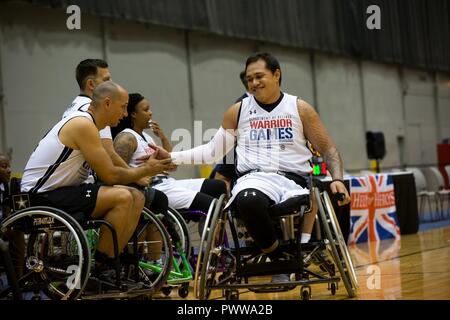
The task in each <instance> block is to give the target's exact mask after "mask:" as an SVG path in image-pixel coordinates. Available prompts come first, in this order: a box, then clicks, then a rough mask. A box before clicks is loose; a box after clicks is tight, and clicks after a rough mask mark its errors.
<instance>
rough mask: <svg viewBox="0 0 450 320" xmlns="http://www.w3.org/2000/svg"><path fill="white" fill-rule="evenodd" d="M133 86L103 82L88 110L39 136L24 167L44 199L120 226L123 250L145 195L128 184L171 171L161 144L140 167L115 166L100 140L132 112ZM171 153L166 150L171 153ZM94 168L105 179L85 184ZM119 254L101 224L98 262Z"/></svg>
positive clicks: (26, 179)
mask: <svg viewBox="0 0 450 320" xmlns="http://www.w3.org/2000/svg"><path fill="white" fill-rule="evenodd" d="M127 103H128V92H127V91H126V90H125V89H124V88H122V87H121V86H119V85H118V84H116V83H114V82H112V81H106V82H104V83H102V84H100V85H98V86H97V87H96V88H95V90H94V92H93V96H92V102H91V104H90V106H89V108H88V110H87V111H86V112H85V111H76V112H73V113H71V114H70V115H69V116H67V117H65V118H63V119H62V120H60V121H59V122H58V123H57V124H56V125H55V126H54V127H53V128H52V129H51V130H50V131H49V132H48V133H47V135H46V136H45V137H44V138H43V139H42V140H41V141H40V142H39V145H38V146H37V148H36V149H35V150H34V152H33V154H32V155H31V157H30V159H29V160H28V163H27V165H26V167H25V170H24V175H23V178H22V184H21V188H22V191H23V192H30V193H33V194H35V195H36V196H35V197H34V198H36V199H41V200H42V199H45V201H46V202H48V204H47V205H51V206H54V207H56V208H59V209H61V210H64V211H66V212H67V213H69V214H72V213H75V212H80V211H81V212H84V213H85V214H86V215H88V217H90V218H94V219H97V218H104V219H106V220H107V221H109V222H110V223H111V224H112V225H113V226H114V228H115V230H116V231H117V235H118V242H119V249H120V250H122V249H123V248H124V247H125V245H126V243H127V241H128V240H129V239H130V238H131V236H132V234H133V231H134V230H135V228H136V226H137V223H138V220H139V217H140V215H141V212H142V209H143V207H144V196H143V195H142V193H141V192H139V191H137V190H136V189H133V188H128V187H125V186H121V185H122V184H123V185H126V184H128V183H130V182H133V181H136V180H138V179H140V178H142V177H144V176H153V175H156V174H159V173H162V172H164V171H171V170H173V169H175V166H174V165H173V163H172V162H171V160H170V159H162V160H161V159H157V157H159V158H160V157H161V152H162V151H161V152H159V151H158V150H157V151H156V152H155V153H154V154H153V155H152V157H151V158H149V159H148V160H147V161H146V162H145V163H144V165H142V166H141V167H138V168H123V167H118V166H115V165H114V164H113V162H112V160H111V158H110V157H109V156H108V154H107V152H106V151H105V149H104V148H103V147H102V144H101V141H100V135H99V130H101V129H103V128H105V127H106V126H116V125H117V124H118V123H119V121H120V119H122V118H123V117H124V116H126V115H127ZM166 156H167V155H166ZM90 168H92V170H94V171H95V172H96V174H97V175H98V177H99V178H100V180H101V181H103V184H88V183H86V184H83V182H84V181H85V180H86V178H87V176H88V174H89V169H90ZM113 256H114V251H113V245H112V241H111V235H110V232H109V231H108V230H107V229H101V233H100V239H99V246H98V249H97V252H96V260H97V261H98V262H103V263H108V262H111V260H110V259H111V258H112V257H113Z"/></svg>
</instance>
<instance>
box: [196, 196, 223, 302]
mask: <svg viewBox="0 0 450 320" xmlns="http://www.w3.org/2000/svg"><path fill="white" fill-rule="evenodd" d="M217 202H218V200H216V199H214V200H213V202H212V203H211V205H210V207H209V210H208V213H207V215H206V218H205V224H204V226H203V231H202V234H201V237H200V242H199V244H198V251H197V257H196V263H195V275H194V295H195V297H196V298H198V290H197V287H198V285H199V284H198V278H199V275H200V272H201V265H202V263H201V262H202V259H203V251H204V250H205V245H206V240H207V239H208V234H209V232H210V227H211V218H212V216H213V212H214V211H215V208H216V207H217Z"/></svg>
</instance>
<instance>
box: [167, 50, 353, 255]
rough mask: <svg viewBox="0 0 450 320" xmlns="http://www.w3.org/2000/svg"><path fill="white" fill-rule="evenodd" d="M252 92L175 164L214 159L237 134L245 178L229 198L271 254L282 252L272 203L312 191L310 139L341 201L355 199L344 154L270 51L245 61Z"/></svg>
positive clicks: (307, 230)
mask: <svg viewBox="0 0 450 320" xmlns="http://www.w3.org/2000/svg"><path fill="white" fill-rule="evenodd" d="M245 72H246V79H247V82H248V86H249V90H250V92H252V94H253V96H250V97H247V98H244V99H243V100H242V102H239V103H236V104H234V105H232V106H231V107H230V108H229V109H228V110H227V111H226V112H225V115H224V119H223V122H222V127H221V128H220V129H219V131H218V132H217V133H216V135H215V136H214V137H213V139H212V140H211V141H210V142H209V143H207V144H205V145H202V146H199V147H196V148H194V149H191V150H186V151H180V152H172V153H171V157H172V159H173V161H174V163H176V164H182V163H185V164H186V163H192V162H193V161H194V160H197V161H196V162H197V164H198V163H212V162H214V161H217V160H218V159H221V157H223V155H224V153H226V152H228V151H229V150H230V149H232V148H233V146H234V142H235V139H236V142H237V144H236V157H237V158H236V160H237V163H236V166H237V171H238V172H239V176H240V178H239V179H238V180H237V181H236V184H235V186H234V187H233V190H232V196H231V198H230V202H229V205H230V204H233V205H234V206H235V208H236V209H237V213H238V215H239V217H240V218H241V219H242V220H243V222H244V224H245V226H246V228H247V230H248V232H249V234H250V235H251V236H252V238H253V239H254V241H255V243H256V245H257V246H258V247H259V248H260V249H261V250H262V251H263V252H264V253H266V254H267V255H268V256H269V257H270V258H271V260H274V259H275V260H276V259H279V258H281V252H280V251H281V250H279V243H278V240H277V237H276V233H275V228H274V226H273V224H272V221H271V217H270V207H271V205H272V204H278V203H280V202H283V203H285V204H286V205H290V204H291V202H290V201H291V200H292V199H295V198H296V197H298V196H300V195H302V194H305V193H307V192H308V191H307V190H306V187H307V184H306V181H305V179H304V178H302V175H307V174H308V173H309V172H310V171H311V167H310V165H309V162H308V161H309V160H310V158H311V152H310V151H309V149H308V148H307V147H306V141H307V140H309V141H310V142H311V143H312V144H313V145H314V146H315V147H316V149H317V150H318V151H319V152H320V153H321V154H322V155H323V156H324V158H325V159H326V162H327V167H328V169H329V171H330V173H331V176H332V178H333V181H332V182H331V185H330V188H331V191H332V192H333V193H342V194H344V199H343V200H341V201H339V202H338V203H339V205H344V204H347V203H349V202H350V196H349V194H348V192H347V190H346V188H345V185H344V183H343V181H342V179H343V166H342V160H341V157H340V155H339V152H338V150H337V149H336V146H335V144H334V143H333V141H332V140H331V138H330V137H329V135H328V133H327V130H326V129H325V127H324V125H323V124H322V122H321V120H320V118H319V116H318V114H317V113H316V111H315V110H314V109H313V108H312V107H311V106H310V105H309V104H308V103H307V102H305V101H303V100H301V99H299V98H297V97H295V96H292V95H289V94H287V93H283V92H282V91H281V89H280V85H281V68H280V64H279V62H278V61H277V59H276V58H275V57H274V56H273V55H271V54H269V53H256V54H254V55H252V56H250V57H249V58H248V59H247V61H246V66H245ZM314 217H315V215H314V214H307V215H305V218H304V219H305V221H304V229H303V230H302V232H303V234H302V242H307V241H308V240H309V238H310V234H311V230H312V226H313V223H314Z"/></svg>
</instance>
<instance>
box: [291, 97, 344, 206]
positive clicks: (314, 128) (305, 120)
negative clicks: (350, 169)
mask: <svg viewBox="0 0 450 320" xmlns="http://www.w3.org/2000/svg"><path fill="white" fill-rule="evenodd" d="M297 107H298V111H299V114H300V119H301V121H302V125H303V133H304V135H305V138H306V139H308V140H309V141H310V142H311V143H312V145H313V146H314V148H315V149H316V150H317V151H319V152H320V154H321V155H322V156H323V158H324V159H325V162H326V164H327V169H328V170H329V171H330V174H331V177H332V179H333V181H332V183H331V184H330V189H331V191H332V193H343V194H344V195H345V199H344V200H343V201H339V202H338V203H339V204H340V205H344V204H347V203H349V202H350V196H349V194H348V191H347V188H346V187H345V185H344V183H343V177H344V168H343V164H342V158H341V155H340V154H339V151H338V150H337V148H336V145H335V144H334V142H333V140H332V139H331V137H330V135H329V134H328V131H327V129H326V128H325V126H324V125H323V123H322V121H321V120H320V117H319V115H318V114H317V112H316V111H315V110H314V108H313V107H312V106H311V105H309V104H308V103H307V102H305V101H303V100H298V101H297Z"/></svg>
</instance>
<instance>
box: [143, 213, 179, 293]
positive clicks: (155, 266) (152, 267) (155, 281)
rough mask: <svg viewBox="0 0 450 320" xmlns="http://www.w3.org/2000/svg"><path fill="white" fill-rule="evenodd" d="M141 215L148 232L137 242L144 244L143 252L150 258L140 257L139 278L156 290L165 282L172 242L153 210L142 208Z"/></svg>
mask: <svg viewBox="0 0 450 320" xmlns="http://www.w3.org/2000/svg"><path fill="white" fill-rule="evenodd" d="M142 216H143V219H144V222H145V223H146V224H147V230H149V232H148V233H147V239H145V240H144V241H141V242H139V243H138V244H139V246H141V245H144V246H145V248H146V250H144V252H146V254H148V255H150V256H151V257H152V259H151V261H149V260H145V259H143V258H140V261H139V278H140V279H141V280H142V281H143V282H144V283H145V284H146V285H147V286H149V287H150V288H151V289H153V291H154V292H156V291H159V290H160V289H161V288H162V287H163V286H164V284H166V282H167V278H168V277H169V274H170V270H171V268H172V263H173V261H172V260H173V248H172V242H171V241H170V236H169V234H168V233H167V230H166V228H165V227H164V225H163V223H162V222H161V221H160V219H159V218H158V217H157V216H156V215H155V214H154V213H153V212H151V211H150V210H148V209H147V208H144V210H143V212H142Z"/></svg>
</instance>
